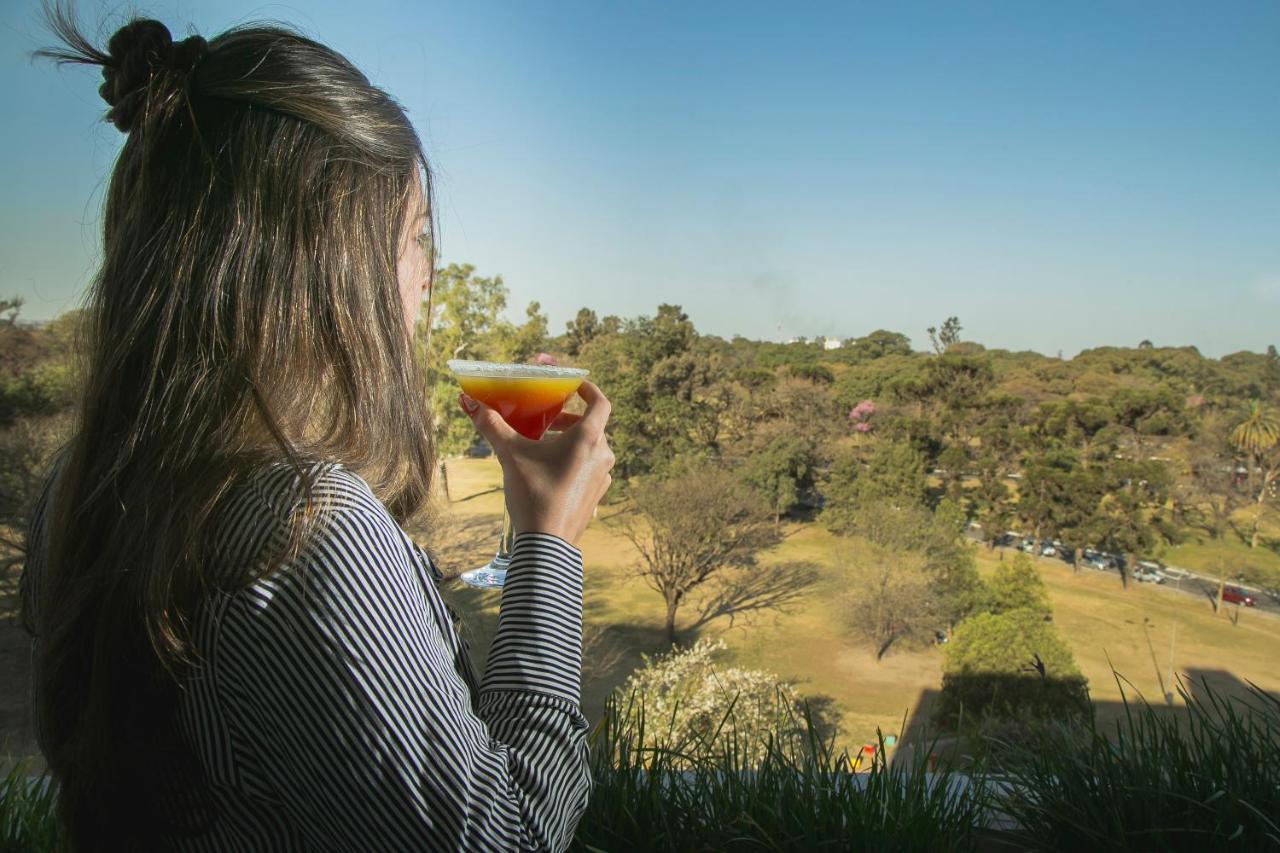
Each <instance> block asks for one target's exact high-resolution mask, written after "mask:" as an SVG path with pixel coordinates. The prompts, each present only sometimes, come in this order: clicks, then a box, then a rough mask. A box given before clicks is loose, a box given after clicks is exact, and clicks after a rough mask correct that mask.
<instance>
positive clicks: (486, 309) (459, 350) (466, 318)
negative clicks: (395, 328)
mask: <svg viewBox="0 0 1280 853" xmlns="http://www.w3.org/2000/svg"><path fill="white" fill-rule="evenodd" d="M431 290H432V294H431V298H432V303H433V307H432V314H433V317H432V326H431V330H430V337H429V338H428V337H427V336H426V331H425V330H419V333H418V334H419V338H418V340H419V346H422V347H424V348H425V346H426V343H427V342H428V341H429V349H427V351H426V352H425V354H424V355H425V360H426V366H427V373H428V376H427V380H428V382H429V383H430V385H429V387H430V388H431V406H432V412H433V413H434V415H435V420H436V447H437V449H438V450H439V452H440V453H441V454H443V455H448V454H454V453H461V452H462V451H464V450H466V449H467V448H468V447H470V446H471V444H472V442H474V441H475V438H476V433H475V428H474V427H473V426H472V425H471V421H470V420H469V419H468V418H467V416H466V415H465V414H463V413H462V411H461V410H459V408H458V404H457V402H456V400H457V395H458V384H457V381H456V380H455V379H454V378H453V377H452V376H451V375H450V374H449V372H448V369H447V367H446V364H445V362H447V361H448V360H449V359H451V358H470V359H489V360H494V361H500V360H502V359H503V358H504V355H505V353H506V348H507V346H509V341H510V338H511V334H512V327H511V324H510V323H507V322H505V321H503V320H502V318H501V315H502V312H503V310H504V309H505V308H506V306H507V288H506V285H504V284H503V283H502V276H493V277H491V278H485V277H482V276H478V275H476V274H475V267H473V266H472V265H471V264H462V265H459V264H450V265H449V266H447V267H445V268H444V269H440V270H436V273H435V277H434V278H433V280H432V285H431Z"/></svg>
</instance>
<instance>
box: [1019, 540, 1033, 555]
mask: <svg viewBox="0 0 1280 853" xmlns="http://www.w3.org/2000/svg"><path fill="white" fill-rule="evenodd" d="M1022 552H1023V553H1024V554H1034V553H1035V552H1036V543H1034V542H1023V543H1022Z"/></svg>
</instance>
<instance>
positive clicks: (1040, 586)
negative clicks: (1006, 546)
mask: <svg viewBox="0 0 1280 853" xmlns="http://www.w3.org/2000/svg"><path fill="white" fill-rule="evenodd" d="M987 585H988V587H989V588H990V591H991V599H990V601H991V606H990V612H991V613H993V614H996V615H999V614H1001V613H1008V612H1010V611H1013V610H1029V611H1031V612H1034V613H1040V614H1043V615H1044V616H1046V617H1047V616H1049V615H1050V613H1051V612H1052V608H1050V607H1049V594H1048V592H1046V590H1045V587H1044V581H1043V580H1042V579H1041V578H1040V572H1039V570H1038V569H1036V567H1035V564H1034V563H1032V562H1031V560H1030V558H1028V557H1027V555H1026V554H1017V555H1015V556H1014V558H1013V559H1012V560H1006V561H1002V562H1001V563H1000V564H999V565H998V566H996V570H995V573H994V574H993V575H992V576H991V580H990V581H988V582H987Z"/></svg>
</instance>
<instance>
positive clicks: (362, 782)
mask: <svg viewBox="0 0 1280 853" xmlns="http://www.w3.org/2000/svg"><path fill="white" fill-rule="evenodd" d="M557 543H558V544H557ZM517 551H518V554H517V559H516V560H515V561H514V562H513V565H512V568H511V571H510V574H509V577H510V578H511V580H512V583H514V585H515V586H514V594H513V595H511V596H510V597H509V598H508V597H507V593H504V599H503V602H502V606H501V610H500V618H499V628H498V633H497V636H496V637H495V641H494V645H495V647H496V649H498V650H499V655H498V662H499V663H500V667H499V670H498V674H495V675H494V676H492V677H491V678H489V679H487V680H486V682H485V685H484V688H483V689H482V693H481V699H480V701H479V702H478V703H477V704H476V707H475V709H474V710H473V708H472V704H471V695H470V691H469V690H468V688H467V685H466V684H465V683H464V681H463V679H462V678H461V677H460V676H459V674H458V672H457V670H456V669H455V667H454V661H453V660H452V659H451V656H450V652H449V650H448V643H447V642H445V640H444V637H443V635H442V633H441V630H442V628H441V626H439V625H438V624H437V623H436V620H435V618H434V616H433V615H432V612H431V608H430V606H429V604H428V602H427V600H426V599H425V597H424V590H423V588H422V586H421V582H420V580H419V578H418V576H417V575H416V574H415V572H414V570H413V564H412V560H411V557H410V555H409V554H408V553H407V552H406V549H405V546H404V540H403V537H402V535H401V533H400V531H399V528H398V527H397V526H396V525H395V522H394V520H392V519H391V517H390V516H389V515H386V514H380V513H377V512H373V511H370V510H369V509H366V508H364V507H361V506H358V505H354V506H346V507H342V508H340V509H338V510H337V511H336V512H335V513H334V514H333V516H332V523H331V525H330V527H329V529H328V530H327V531H326V533H325V534H324V535H322V536H320V537H318V539H317V540H316V541H315V542H314V543H313V544H312V546H310V547H309V548H308V550H307V551H306V552H304V554H303V555H302V557H301V558H300V559H299V560H297V561H295V562H294V563H292V564H290V565H289V566H286V567H284V568H283V569H282V570H281V571H280V572H278V573H276V574H275V575H273V576H272V577H271V578H269V579H267V580H264V581H260V582H258V583H257V584H255V585H253V586H252V587H250V588H249V589H248V590H245V591H243V592H241V593H238V594H237V595H236V596H235V597H234V598H233V599H231V601H230V602H229V604H228V605H227V606H226V608H225V610H224V611H223V613H222V617H221V619H220V626H219V630H218V636H217V640H216V642H215V651H214V655H213V661H212V663H213V671H214V673H215V676H214V677H215V679H216V684H217V686H216V691H217V693H218V695H219V701H220V703H221V704H222V705H223V710H224V712H225V714H226V716H227V719H228V720H229V721H230V723H231V728H232V732H233V735H232V737H233V740H235V741H237V742H238V743H239V749H237V752H238V753H239V754H241V755H244V756H249V757H251V758H252V759H253V760H252V763H253V765H254V766H253V767H252V768H251V772H246V773H245V778H249V777H250V776H252V777H254V779H255V785H257V786H260V788H261V789H262V790H261V794H262V795H263V796H264V797H266V798H268V799H274V800H276V801H278V803H279V807H280V809H282V810H283V812H285V814H286V816H287V818H288V820H289V822H290V823H292V824H294V825H295V826H297V827H298V828H299V830H300V831H301V832H302V833H303V835H304V836H305V837H306V839H307V842H308V844H309V845H311V846H314V847H316V848H317V849H341V850H407V849H415V850H421V849H427V850H561V849H564V848H565V847H567V846H568V844H569V842H570V840H571V839H572V836H573V831H574V829H575V827H576V825H577V822H578V819H579V818H580V817H581V814H582V812H583V810H584V809H585V807H586V797H587V793H588V790H589V786H590V781H589V770H588V765H587V760H586V758H587V748H586V729H587V724H586V720H585V719H584V718H583V717H582V714H581V712H580V710H579V706H578V691H577V681H578V678H579V674H578V672H579V667H580V661H581V649H580V643H581V633H580V632H581V628H580V626H581V573H582V563H581V555H580V554H578V553H577V552H576V550H574V549H572V548H570V547H569V546H568V545H566V544H564V543H562V542H560V541H559V540H555V539H554V537H543V536H532V537H530V536H525V537H521V539H520V541H519V542H518V547H517ZM575 591H576V592H575ZM575 631H576V632H577V633H576V634H575Z"/></svg>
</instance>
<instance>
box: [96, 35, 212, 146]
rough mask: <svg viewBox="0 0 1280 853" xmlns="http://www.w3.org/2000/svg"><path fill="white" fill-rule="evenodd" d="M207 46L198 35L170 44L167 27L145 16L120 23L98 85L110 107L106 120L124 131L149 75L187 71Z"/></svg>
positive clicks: (132, 120)
mask: <svg viewBox="0 0 1280 853" xmlns="http://www.w3.org/2000/svg"><path fill="white" fill-rule="evenodd" d="M208 50H209V45H208V42H206V41H205V40H204V39H203V38H201V37H200V36H191V37H190V38H188V39H184V40H183V41H181V42H178V43H177V44H174V41H173V36H172V35H171V34H170V33H169V28H168V27H166V26H165V25H164V24H162V23H160V22H159V21H155V20H151V19H149V18H139V19H137V20H134V21H130V22H129V23H128V24H126V25H125V26H123V27H121V28H120V29H119V30H117V31H116V34H115V35H113V36H112V37H111V40H110V41H109V42H107V54H108V56H109V58H110V61H109V62H108V63H107V64H105V65H104V66H103V68H102V80H103V82H102V85H101V86H100V87H99V88H98V94H100V95H101V96H102V99H103V100H104V101H106V102H107V104H108V105H109V106H110V107H111V110H110V112H108V113H107V120H108V121H110V122H111V123H112V124H114V125H115V126H116V128H118V129H119V130H121V131H123V132H125V133H128V132H129V130H130V129H132V127H133V125H134V123H135V120H136V118H137V115H138V111H139V110H140V108H141V107H142V105H143V104H144V103H145V102H146V93H147V87H148V86H149V85H150V84H151V78H152V75H154V74H155V73H156V72H157V71H169V72H177V73H182V74H185V73H189V72H190V71H191V70H192V69H193V68H194V67H195V65H196V63H198V62H199V61H200V60H201V59H203V58H204V55H205V54H206V53H207V52H208Z"/></svg>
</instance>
